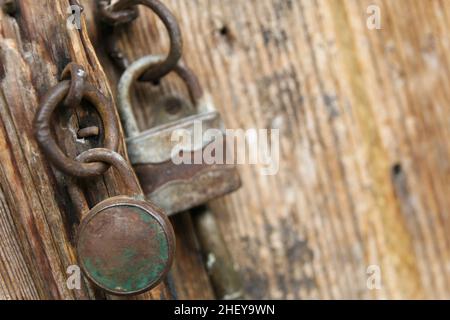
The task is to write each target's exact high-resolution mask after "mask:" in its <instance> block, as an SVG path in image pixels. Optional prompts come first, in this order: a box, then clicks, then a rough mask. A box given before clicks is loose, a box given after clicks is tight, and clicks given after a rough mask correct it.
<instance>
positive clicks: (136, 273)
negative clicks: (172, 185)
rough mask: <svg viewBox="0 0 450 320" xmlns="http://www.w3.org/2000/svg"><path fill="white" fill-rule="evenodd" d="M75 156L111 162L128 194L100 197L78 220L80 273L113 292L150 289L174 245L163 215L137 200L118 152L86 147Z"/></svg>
mask: <svg viewBox="0 0 450 320" xmlns="http://www.w3.org/2000/svg"><path fill="white" fill-rule="evenodd" d="M77 160H79V161H82V162H94V161H101V162H105V163H108V164H111V165H112V166H113V167H115V168H116V169H117V170H118V171H119V172H120V173H121V175H122V176H123V181H124V183H125V185H126V186H127V190H128V192H127V193H129V194H130V195H129V196H125V195H123V196H116V197H112V198H109V199H106V200H104V201H102V202H100V203H99V204H97V205H96V206H94V207H93V208H92V209H91V210H90V211H89V212H88V213H87V215H86V216H85V218H84V219H83V221H82V223H81V225H80V228H79V231H78V237H77V253H78V260H79V263H80V266H81V269H82V270H83V272H84V274H85V275H86V276H87V277H88V278H89V279H90V280H91V281H92V282H93V283H95V284H96V285H97V286H98V287H100V288H102V289H103V290H105V291H107V292H109V293H112V294H116V295H132V294H138V293H142V292H145V291H147V290H150V289H152V288H154V287H155V286H156V285H158V284H159V283H160V282H161V281H162V280H163V279H164V277H165V276H166V274H167V272H168V271H169V269H170V266H171V264H172V260H173V255H174V250H175V236H174V231H173V228H172V225H171V223H170V221H169V220H168V218H167V216H166V215H165V214H164V213H163V212H162V210H160V209H159V208H157V207H156V206H154V205H153V204H151V203H150V202H147V201H144V200H143V196H142V191H141V189H140V186H139V185H138V183H137V181H136V178H135V176H134V174H133V172H132V170H131V168H130V167H129V165H128V163H127V162H126V161H125V160H124V159H123V158H122V156H121V155H119V154H118V153H116V152H113V151H110V150H107V149H92V150H89V151H86V152H84V153H82V154H81V155H79V156H78V158H77Z"/></svg>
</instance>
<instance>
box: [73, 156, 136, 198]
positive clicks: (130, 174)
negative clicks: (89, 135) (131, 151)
mask: <svg viewBox="0 0 450 320" xmlns="http://www.w3.org/2000/svg"><path fill="white" fill-rule="evenodd" d="M76 160H77V161H81V162H84V163H89V162H98V161H100V162H104V163H107V164H110V165H111V166H112V167H114V168H115V169H116V170H117V171H118V172H119V174H120V175H121V176H122V178H123V182H124V184H125V187H126V188H127V191H126V192H125V194H126V195H129V196H132V197H137V196H141V195H142V189H141V186H140V185H139V182H138V180H137V178H136V176H135V175H134V171H133V169H132V168H131V166H130V165H129V164H128V162H127V161H126V160H125V159H124V158H123V157H122V156H121V155H120V154H119V153H117V152H115V151H112V150H109V149H104V148H95V149H89V150H87V151H85V152H83V153H81V154H80V155H79V156H78V157H77V158H76Z"/></svg>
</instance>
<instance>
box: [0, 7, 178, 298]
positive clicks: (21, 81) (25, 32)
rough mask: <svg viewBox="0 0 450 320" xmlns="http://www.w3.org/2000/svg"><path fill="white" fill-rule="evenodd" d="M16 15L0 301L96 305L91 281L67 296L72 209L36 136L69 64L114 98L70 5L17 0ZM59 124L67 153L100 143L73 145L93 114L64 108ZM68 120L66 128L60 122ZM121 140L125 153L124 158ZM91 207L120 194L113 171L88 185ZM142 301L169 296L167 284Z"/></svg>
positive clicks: (8, 68)
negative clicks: (71, 19) (43, 102)
mask: <svg viewBox="0 0 450 320" xmlns="http://www.w3.org/2000/svg"><path fill="white" fill-rule="evenodd" d="M17 4H18V11H17V12H16V13H14V14H13V15H8V14H5V13H4V12H2V11H0V231H1V235H0V298H1V299H93V298H113V297H105V295H104V294H101V293H98V292H96V291H95V290H94V289H93V288H92V286H91V285H90V284H89V283H88V282H87V281H85V282H83V284H82V288H81V290H69V289H68V287H67V285H66V281H67V278H68V276H69V275H68V274H67V273H66V270H67V268H68V267H69V266H70V265H74V264H76V258H75V253H74V247H73V239H74V237H75V234H74V232H73V229H74V228H73V222H74V221H73V217H74V215H73V214H74V207H73V204H72V203H71V201H70V200H69V197H68V194H67V190H66V185H67V183H66V179H65V176H64V175H62V174H61V173H59V172H58V171H54V170H53V169H52V167H51V164H50V163H49V162H48V161H47V160H46V158H45V156H44V155H43V154H42V153H41V151H40V149H39V147H38V145H37V142H36V140H35V138H34V134H33V119H34V116H35V113H36V110H37V108H38V104H39V101H40V99H41V97H42V96H43V95H44V94H45V93H46V92H47V91H48V90H49V89H50V88H51V87H52V86H53V85H55V84H56V83H57V82H58V79H59V76H60V74H61V72H62V70H63V68H64V67H65V66H66V64H67V63H68V62H70V61H74V62H77V63H79V64H81V65H83V66H84V67H85V69H86V71H87V72H88V75H89V76H88V79H89V81H90V82H91V83H92V84H93V85H94V86H95V87H97V88H98V89H99V90H100V91H101V92H102V93H103V94H105V95H106V96H107V97H109V99H111V98H110V97H111V92H110V89H109V86H108V82H107V80H106V77H105V74H104V73H103V71H102V67H101V65H100V64H99V61H98V59H97V57H96V55H95V52H94V49H93V47H92V45H91V43H90V41H89V39H88V36H87V32H86V30H87V29H86V27H84V28H83V29H82V30H81V31H78V30H75V29H74V30H69V29H68V28H67V27H66V20H67V18H68V14H67V9H68V7H69V5H70V4H73V3H69V1H67V0H58V1H53V0H52V1H45V0H40V1H31V0H22V1H18V2H17ZM58 114H59V116H56V117H55V119H54V122H55V127H56V128H59V129H58V130H55V132H56V135H57V139H58V140H59V141H60V142H64V144H63V146H62V147H63V148H64V149H66V150H67V151H68V153H69V154H72V155H74V154H73V153H74V152H75V151H81V150H85V149H86V148H89V147H90V146H93V145H96V144H98V142H97V141H94V140H93V141H87V142H85V143H81V142H80V141H77V142H75V139H74V135H73V133H74V132H76V130H77V129H78V127H79V126H80V125H81V123H82V122H83V119H90V121H92V122H94V123H98V124H99V125H101V124H100V123H99V122H98V118H96V115H95V113H93V112H92V110H89V109H87V110H86V109H84V108H82V107H80V108H78V110H77V113H76V114H73V115H72V116H70V112H68V111H67V110H61V112H59V113H58ZM62 119H65V120H70V121H68V122H67V121H66V122H61V121H60V120H62ZM123 145H124V143H123V141H121V147H120V152H121V153H122V154H125V150H124V147H123ZM88 189H89V192H88V197H89V199H90V200H91V205H92V204H94V203H96V202H98V201H99V200H101V199H104V198H105V197H108V196H110V195H116V194H120V193H122V192H123V188H122V182H121V179H120V177H119V176H117V174H116V173H114V172H108V174H106V175H105V176H104V177H101V178H96V179H94V180H92V181H90V182H89V187H88ZM138 298H143V299H165V298H170V293H169V291H168V289H167V287H166V286H165V285H164V284H163V285H161V286H160V287H158V288H157V289H155V290H153V291H152V292H151V293H148V294H145V295H142V296H140V297H138Z"/></svg>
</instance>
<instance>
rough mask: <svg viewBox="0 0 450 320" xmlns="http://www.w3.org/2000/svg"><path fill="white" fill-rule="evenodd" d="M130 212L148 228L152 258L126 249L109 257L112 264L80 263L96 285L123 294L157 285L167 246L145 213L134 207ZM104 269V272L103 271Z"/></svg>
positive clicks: (98, 261) (91, 260)
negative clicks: (151, 236)
mask: <svg viewBox="0 0 450 320" xmlns="http://www.w3.org/2000/svg"><path fill="white" fill-rule="evenodd" d="M132 209H133V211H134V212H135V213H138V214H139V219H141V220H142V221H143V222H144V223H145V224H146V225H147V226H148V227H149V233H151V234H153V235H154V238H153V241H154V244H155V246H154V248H155V252H153V253H152V256H151V257H149V256H148V255H147V256H145V255H144V256H139V255H140V253H139V252H138V251H136V249H135V248H130V247H127V248H123V250H121V251H120V252H116V254H115V256H113V257H111V260H114V263H112V264H111V261H102V259H100V258H98V257H85V259H84V261H83V263H84V267H85V269H86V270H87V271H88V272H89V274H90V275H91V277H92V278H93V279H94V280H95V281H96V282H98V283H99V284H101V285H102V286H104V287H105V288H109V289H110V290H112V291H120V292H123V293H127V292H136V291H140V290H143V289H145V288H147V287H148V286H149V285H150V284H152V283H154V282H155V281H157V280H158V279H159V277H160V275H161V273H162V272H163V270H164V269H165V267H166V264H167V261H168V259H169V243H168V241H167V238H166V236H165V233H164V230H163V228H162V226H161V225H160V224H159V222H158V221H157V220H156V219H155V218H154V217H152V216H151V215H149V214H148V213H147V212H145V211H143V210H141V209H139V208H136V207H132ZM106 265H108V268H105V266H106ZM112 266H114V267H112Z"/></svg>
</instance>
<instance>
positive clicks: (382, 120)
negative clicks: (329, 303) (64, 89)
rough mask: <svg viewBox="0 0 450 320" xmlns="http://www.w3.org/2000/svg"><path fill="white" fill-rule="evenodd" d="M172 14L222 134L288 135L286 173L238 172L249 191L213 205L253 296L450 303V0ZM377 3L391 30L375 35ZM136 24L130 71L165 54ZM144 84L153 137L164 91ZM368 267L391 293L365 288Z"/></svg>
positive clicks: (128, 44) (142, 23) (266, 2)
mask: <svg viewBox="0 0 450 320" xmlns="http://www.w3.org/2000/svg"><path fill="white" fill-rule="evenodd" d="M86 2H88V1H86ZM164 3H165V4H167V6H168V7H169V8H171V9H172V10H173V12H174V13H175V15H176V16H177V17H178V18H179V21H180V24H181V28H182V31H183V36H184V39H185V52H184V58H185V61H186V62H187V63H188V65H190V66H191V67H192V69H194V70H195V71H196V72H197V73H198V75H199V77H200V79H201V82H202V84H203V85H204V86H205V87H206V88H207V89H208V90H209V91H210V92H211V94H212V96H213V97H214V100H215V101H216V102H217V108H218V109H219V110H220V111H221V113H222V115H223V118H224V120H225V123H226V124H227V127H229V128H243V129H247V128H269V129H270V128H278V129H280V130H281V131H280V132H281V149H280V153H281V160H280V171H279V173H278V174H277V175H274V176H263V175H261V174H260V167H259V166H241V167H240V168H239V169H240V172H241V176H242V179H243V188H242V189H241V190H240V191H239V192H236V193H234V194H233V195H231V196H228V197H225V198H223V199H220V200H218V201H215V202H214V203H213V204H212V207H213V208H214V211H215V213H216V217H217V219H218V220H219V221H220V225H221V228H222V231H223V232H224V235H225V237H226V240H227V244H228V246H229V248H230V250H231V252H232V255H233V258H234V259H235V261H236V263H237V264H238V265H239V267H240V271H241V273H242V276H243V278H244V282H245V288H246V293H247V295H248V296H249V297H251V298H289V299H294V298H302V299H303V298H314V299H315V298H339V299H341V298H352V299H353V298H363V299H370V298H450V279H449V277H450V276H449V274H450V273H449V263H450V257H449V254H450V248H449V244H450V237H449V235H448V230H449V227H450V225H449V221H450V219H449V218H450V216H449V215H450V212H449V209H448V208H449V205H450V198H449V197H448V195H449V193H450V184H449V181H450V166H449V161H448V159H449V155H450V154H449V153H450V139H449V138H450V126H449V117H450V108H449V107H448V105H449V103H450V91H449V89H448V88H449V85H450V83H449V80H450V79H449V59H450V58H449V57H450V47H449V46H450V44H449V38H448V36H447V35H446V33H447V32H448V30H449V23H450V21H449V16H450V3H449V2H448V1H444V0H430V1H422V0H396V1H388V0H374V1H366V0H345V1H335V0H246V1H242V0H229V1H217V0H192V1H184V0H165V1H164ZM370 4H376V5H379V6H380V8H381V18H382V29H381V30H369V29H368V28H367V26H366V20H367V18H368V14H367V8H368V6H369V5H370ZM140 12H141V17H140V18H139V19H138V20H137V21H135V22H134V23H133V24H132V25H131V26H130V27H128V28H126V30H124V31H123V32H122V34H121V38H120V44H121V46H122V47H123V48H125V52H126V54H127V55H128V56H129V57H130V60H133V59H135V58H136V57H140V56H142V55H144V54H148V53H153V54H155V53H158V54H160V53H162V52H166V50H167V43H168V41H167V36H166V32H165V30H164V27H163V25H162V24H161V23H159V22H157V21H156V18H155V16H154V15H153V13H151V12H150V11H148V10H146V9H144V8H140ZM89 28H92V27H91V26H89ZM92 31H93V32H94V33H95V30H92ZM97 41H98V42H99V44H100V45H101V39H100V38H97ZM107 69H108V68H107ZM108 76H109V78H110V79H113V80H112V81H113V82H114V81H115V80H114V75H113V74H110V73H108ZM168 82H169V83H170V85H169V86H168V87H169V89H168V90H173V91H179V92H182V91H180V90H183V89H182V86H181V84H179V83H177V82H176V80H173V81H170V80H169V81H168ZM146 86H147V85H142V84H141V85H139V89H138V90H137V99H136V113H137V114H138V116H139V119H140V125H141V127H142V128H146V127H148V126H149V125H150V123H151V110H150V108H149V107H148V104H149V103H151V101H152V100H154V95H155V90H160V89H159V88H156V89H155V88H149V87H148V86H147V87H146ZM164 87H165V88H166V87H167V86H164ZM157 94H159V91H158V93H157ZM146 103H147V104H146ZM371 265H376V266H379V267H380V270H381V281H382V287H381V289H380V290H369V289H368V287H367V280H368V276H369V275H368V274H367V268H368V267H369V266H371Z"/></svg>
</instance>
